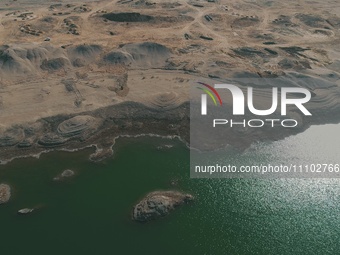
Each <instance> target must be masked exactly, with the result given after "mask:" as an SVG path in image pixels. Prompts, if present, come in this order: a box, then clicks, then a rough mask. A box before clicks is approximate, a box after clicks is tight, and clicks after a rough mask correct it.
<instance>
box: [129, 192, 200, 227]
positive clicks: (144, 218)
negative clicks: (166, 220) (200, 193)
mask: <svg viewBox="0 0 340 255" xmlns="http://www.w3.org/2000/svg"><path fill="white" fill-rule="evenodd" d="M193 200H194V197H193V196H192V195H190V194H185V193H181V192H178V191H154V192H151V193H149V194H147V195H146V196H145V197H144V198H143V199H142V200H140V201H139V202H138V203H137V205H136V206H135V207H134V208H133V213H132V219H133V220H135V221H138V222H148V221H151V220H155V219H158V218H161V217H164V216H166V215H168V214H169V213H170V212H171V211H173V210H174V209H175V208H177V207H178V206H180V205H183V204H186V203H189V202H191V201H193Z"/></svg>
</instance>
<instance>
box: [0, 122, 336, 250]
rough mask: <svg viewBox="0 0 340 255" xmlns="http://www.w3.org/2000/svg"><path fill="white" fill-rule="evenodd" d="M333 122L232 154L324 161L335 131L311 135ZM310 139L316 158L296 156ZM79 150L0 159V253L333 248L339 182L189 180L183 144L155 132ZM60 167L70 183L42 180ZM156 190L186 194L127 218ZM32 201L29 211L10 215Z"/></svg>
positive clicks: (186, 152) (55, 172) (302, 180)
mask: <svg viewBox="0 0 340 255" xmlns="http://www.w3.org/2000/svg"><path fill="white" fill-rule="evenodd" d="M335 129H336V126H334V125H327V126H319V127H312V128H311V129H309V130H307V131H306V132H305V133H304V134H301V135H298V136H295V137H289V138H287V139H285V140H283V141H278V142H275V143H272V144H267V145H260V144H257V145H254V146H253V147H252V148H250V149H249V150H248V151H246V152H245V153H244V154H243V155H241V156H240V157H241V159H239V160H240V161H242V157H243V158H248V159H249V158H251V159H252V160H253V161H255V162H256V159H257V160H258V161H257V162H261V161H262V160H263V159H262V158H266V159H267V160H272V159H275V160H284V159H287V160H288V159H289V160H290V159H291V158H292V157H296V158H300V157H304V158H307V159H308V158H313V159H316V160H319V159H323V160H324V159H325V157H328V156H329V155H332V156H331V157H333V156H334V155H335V154H334V153H333V152H332V150H336V148H335V147H332V148H326V147H327V146H326V145H327V142H325V141H329V142H331V140H332V142H333V141H334V140H335V139H338V138H336V137H332V136H331V137H330V139H331V140H328V138H327V137H326V138H325V140H323V139H321V140H320V141H319V140H318V139H319V138H317V137H318V135H317V134H319V133H320V134H322V135H323V134H324V133H327V134H331V133H332V132H334V131H335ZM312 139H314V140H312ZM310 142H317V143H318V144H319V145H320V146H319V147H318V148H323V149H322V151H323V152H324V155H315V157H311V155H310V154H306V153H305V151H304V150H302V148H303V146H307V147H310V146H311V143H310ZM165 145H166V146H165ZM280 146H282V147H280ZM308 149H309V150H308V151H311V152H313V150H314V149H313V148H308ZM273 152H275V153H273ZM282 152H285V153H287V154H285V158H282V155H281V153H282ZM89 153H90V151H89V150H87V151H82V152H75V153H66V152H58V153H57V152H55V153H49V154H44V155H42V157H41V159H39V160H37V159H22V160H15V161H13V162H11V163H10V164H8V165H6V166H0V182H6V183H9V184H10V185H11V186H12V187H13V196H12V200H11V202H10V203H8V204H6V205H1V206H0V226H1V235H2V237H1V248H0V249H1V251H2V252H3V254H13V255H16V254H22V253H27V252H30V251H34V253H35V254H46V253H48V254H83V255H84V254H108V253H117V254H136V253H139V254H151V255H153V254H155V255H156V254H157V255H158V254H164V255H167V254H169V255H170V254H171V255H173V254H180V255H181V254H183V255H184V254H195V255H197V254H209V255H210V254H211V255H219V254H221V255H225V254H233V255H234V254H240V255H252V254H257V255H263V254H266V255H267V254H269V255H271V254H273V255H274V254H275V255H277V254H280V255H281V254H283V255H291V254H294V255H307V254H308V255H309V254H315V255H320V254H322V255H324V254H331V255H335V254H338V251H339V244H340V220H339V215H340V203H339V201H340V185H339V184H340V183H339V182H340V180H339V179H190V178H189V154H190V153H189V150H188V149H187V148H186V147H185V146H184V145H183V144H182V143H180V142H179V141H177V140H171V141H169V140H165V139H159V138H138V139H119V140H118V141H117V144H116V147H115V156H114V157H113V158H111V159H108V160H106V161H105V162H102V163H99V164H98V163H93V162H90V161H88V159H87V158H88V155H89ZM273 154H274V155H273ZM338 155H339V154H338ZM227 156H228V155H227ZM229 156H230V155H229ZM231 156H232V157H235V158H236V157H237V155H236V154H235V153H234V154H232V155H231ZM231 156H230V157H231ZM261 157H262V158H261ZM60 159H62V160H60ZM67 168H70V169H73V170H75V171H76V172H77V176H76V177H75V178H74V179H73V180H71V181H69V182H65V183H55V182H53V181H52V179H53V177H55V176H56V175H58V174H59V173H60V172H61V171H62V170H64V169H67ZM173 180H176V182H175V183H176V185H175V186H173V184H172V183H174V182H173ZM157 189H164V190H166V189H179V190H184V191H186V192H189V193H192V194H193V195H194V196H195V197H196V201H195V202H194V203H193V204H192V205H188V206H184V207H181V208H180V209H179V210H177V211H176V212H175V213H173V214H172V215H170V216H169V217H167V218H165V219H161V220H159V221H155V222H151V223H150V224H136V223H133V222H132V221H131V220H130V213H131V209H132V206H133V205H134V204H135V203H136V201H138V200H139V199H140V198H141V197H142V196H143V195H144V194H146V193H148V192H150V191H154V190H157ZM36 205H41V209H39V210H37V212H36V213H35V214H33V215H30V216H28V217H19V216H18V215H16V211H17V210H18V209H21V208H24V207H34V206H36ZM18 243H20V245H18ZM65 252H66V253H65Z"/></svg>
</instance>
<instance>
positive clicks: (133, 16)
mask: <svg viewBox="0 0 340 255" xmlns="http://www.w3.org/2000/svg"><path fill="white" fill-rule="evenodd" d="M103 18H105V19H108V20H111V21H116V22H148V21H151V20H153V19H154V18H153V17H152V16H149V15H144V14H140V13H138V12H121V13H105V14H103Z"/></svg>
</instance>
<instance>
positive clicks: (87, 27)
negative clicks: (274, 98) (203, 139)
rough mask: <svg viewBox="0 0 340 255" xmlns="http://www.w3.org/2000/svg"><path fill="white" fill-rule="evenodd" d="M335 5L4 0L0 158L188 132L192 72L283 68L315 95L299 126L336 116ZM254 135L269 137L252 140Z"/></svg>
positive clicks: (203, 75) (103, 148) (270, 74)
mask: <svg viewBox="0 0 340 255" xmlns="http://www.w3.org/2000/svg"><path fill="white" fill-rule="evenodd" d="M339 13H340V4H339V2H338V1H336V0H334V1H331V0H329V1H302V0H301V1H262V0H259V1H253V0H249V1H241V0H231V1H223V0H215V1H214V0H208V1H203V0H202V1H194V0H192V1H174V0H165V1H161V0H137V1H136V0H119V1H116V0H114V1H95V2H91V1H82V2H77V1H25V0H17V1H12V0H11V1H9V0H8V1H7V0H5V1H1V3H0V119H1V122H0V160H1V161H2V162H5V161H7V160H9V159H11V158H13V157H18V156H25V155H30V154H38V153H40V152H42V151H45V150H51V149H77V148H82V147H86V146H90V145H92V144H96V145H97V148H98V150H97V152H96V154H95V155H93V156H92V157H93V159H100V158H102V157H104V156H105V155H107V154H110V153H111V152H112V151H111V147H112V144H113V143H114V138H115V137H117V136H119V135H139V134H144V133H152V134H157V135H176V136H180V137H182V138H183V139H184V140H185V141H188V140H189V139H188V137H189V135H188V129H189V103H188V102H189V92H190V87H192V86H194V85H195V83H196V82H197V81H203V82H207V83H210V84H214V83H221V82H224V81H228V80H230V79H232V78H235V77H238V78H240V77H257V78H260V77H263V78H275V77H283V79H287V80H289V81H292V82H293V83H294V84H295V85H296V86H298V87H305V88H308V89H309V90H310V91H311V92H312V93H313V98H312V100H311V101H310V102H309V109H310V110H311V111H313V116H314V118H313V121H306V122H305V123H304V126H303V127H302V129H303V128H307V127H308V126H309V125H310V124H323V123H329V122H333V123H334V122H336V123H338V122H339V121H340V104H339V103H340V102H339V101H340V100H339V98H340V81H339V77H340V49H339V45H340V16H339ZM301 77H308V79H309V80H312V81H314V82H311V83H301V82H299V78H301ZM300 80H301V79H300ZM256 97H257V98H258V99H259V100H257V101H261V102H262V104H261V106H262V105H266V102H267V101H268V100H269V99H270V93H268V88H266V87H263V88H261V87H259V88H258V89H257V91H256ZM228 104H231V102H230V103H228ZM261 135H263V136H266V135H267V136H268V137H269V138H271V139H275V138H274V137H273V136H274V135H273V134H269V135H268V134H257V135H256V137H253V138H252V139H249V141H250V142H251V141H253V140H255V139H259V137H261ZM285 135H288V134H287V133H284V136H285ZM281 136H282V135H281ZM268 137H267V138H268ZM245 140H246V139H245ZM232 142H234V143H236V142H237V141H232Z"/></svg>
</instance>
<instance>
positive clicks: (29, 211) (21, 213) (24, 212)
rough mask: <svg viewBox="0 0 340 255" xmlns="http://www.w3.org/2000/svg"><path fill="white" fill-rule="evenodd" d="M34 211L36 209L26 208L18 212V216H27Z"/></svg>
mask: <svg viewBox="0 0 340 255" xmlns="http://www.w3.org/2000/svg"><path fill="white" fill-rule="evenodd" d="M33 211H34V209H31V208H24V209H20V210H19V211H18V214H20V215H26V214H30V213H32V212H33Z"/></svg>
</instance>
